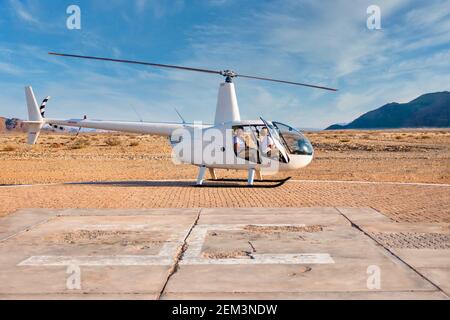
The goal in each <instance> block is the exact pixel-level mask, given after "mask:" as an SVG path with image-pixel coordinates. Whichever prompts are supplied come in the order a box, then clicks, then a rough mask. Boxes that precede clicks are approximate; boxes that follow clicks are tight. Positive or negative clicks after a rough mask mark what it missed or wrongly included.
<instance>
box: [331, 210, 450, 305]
mask: <svg viewBox="0 0 450 320" xmlns="http://www.w3.org/2000/svg"><path fill="white" fill-rule="evenodd" d="M336 210H337V211H338V212H339V213H340V214H341V215H342V216H343V217H344V218H345V219H347V221H348V222H350V224H351V226H352V227H353V228H355V229H357V230H359V231H360V232H362V233H364V234H365V235H366V236H367V237H369V238H370V239H371V240H372V241H374V242H375V243H376V244H378V245H379V246H381V247H382V248H383V249H384V250H386V251H387V252H388V253H389V254H391V255H392V256H393V257H394V258H397V259H398V260H399V261H400V262H401V263H403V264H404V265H405V266H407V267H408V268H410V269H411V270H412V271H414V272H415V273H416V274H417V275H418V276H419V277H421V278H422V279H424V280H425V281H427V282H429V283H430V284H431V285H432V286H433V287H435V288H436V289H437V290H438V291H440V292H442V294H444V295H445V296H446V297H447V298H450V297H449V296H448V295H447V293H446V292H445V291H444V290H443V289H442V288H441V287H439V286H438V285H437V284H435V283H434V282H433V281H431V280H430V279H428V278H427V277H426V276H424V275H423V274H422V273H420V272H419V271H418V270H417V269H416V268H414V267H413V266H412V265H410V264H409V263H407V262H406V261H405V260H403V259H402V258H401V257H400V256H398V255H397V254H395V252H393V251H392V250H391V249H389V248H388V247H387V246H385V245H384V244H383V243H381V242H380V241H378V240H377V239H376V238H375V237H373V236H372V235H371V234H370V233H368V232H366V231H364V229H363V228H362V227H360V226H359V225H357V224H356V223H354V222H353V221H352V220H351V219H350V218H349V217H347V215H346V214H345V213H343V212H342V211H341V210H340V209H339V208H336Z"/></svg>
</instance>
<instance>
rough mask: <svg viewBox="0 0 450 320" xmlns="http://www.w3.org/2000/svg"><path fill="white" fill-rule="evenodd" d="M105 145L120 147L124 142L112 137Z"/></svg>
mask: <svg viewBox="0 0 450 320" xmlns="http://www.w3.org/2000/svg"><path fill="white" fill-rule="evenodd" d="M105 143H106V145H108V146H110V147H116V146H120V145H121V144H122V141H120V139H119V138H117V137H110V138H108V139H106V140H105Z"/></svg>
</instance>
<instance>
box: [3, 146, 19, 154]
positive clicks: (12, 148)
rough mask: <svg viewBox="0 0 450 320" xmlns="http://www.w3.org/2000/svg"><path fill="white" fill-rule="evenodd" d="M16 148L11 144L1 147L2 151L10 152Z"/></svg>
mask: <svg viewBox="0 0 450 320" xmlns="http://www.w3.org/2000/svg"><path fill="white" fill-rule="evenodd" d="M16 150H17V147H14V146H11V145H7V146H5V147H4V148H3V151H6V152H11V151H16Z"/></svg>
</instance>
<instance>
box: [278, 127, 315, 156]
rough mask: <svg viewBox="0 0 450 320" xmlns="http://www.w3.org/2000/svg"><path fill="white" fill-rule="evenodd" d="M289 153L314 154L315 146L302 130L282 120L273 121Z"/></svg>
mask: <svg viewBox="0 0 450 320" xmlns="http://www.w3.org/2000/svg"><path fill="white" fill-rule="evenodd" d="M272 123H273V125H274V127H275V128H276V129H277V131H278V134H279V136H280V137H281V140H282V142H283V144H284V145H285V147H286V149H287V151H288V153H289V154H297V155H306V156H312V155H313V154H314V148H313V146H312V144H311V142H310V141H309V140H308V138H306V137H305V136H304V135H303V134H302V133H301V132H300V131H298V130H296V129H294V128H292V127H290V126H288V125H286V124H283V123H280V122H272Z"/></svg>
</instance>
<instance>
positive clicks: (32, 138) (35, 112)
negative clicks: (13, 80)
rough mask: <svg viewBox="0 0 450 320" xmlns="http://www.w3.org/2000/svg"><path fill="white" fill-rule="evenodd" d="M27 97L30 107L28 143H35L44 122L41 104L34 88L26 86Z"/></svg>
mask: <svg viewBox="0 0 450 320" xmlns="http://www.w3.org/2000/svg"><path fill="white" fill-rule="evenodd" d="M25 97H26V99H27V107H28V121H27V122H26V123H27V124H28V144H35V143H36V141H37V139H38V137H39V133H40V132H41V128H42V126H43V124H44V121H43V119H42V115H41V112H40V110H39V106H38V104H37V102H36V97H35V96H34V93H33V88H31V87H25Z"/></svg>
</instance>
